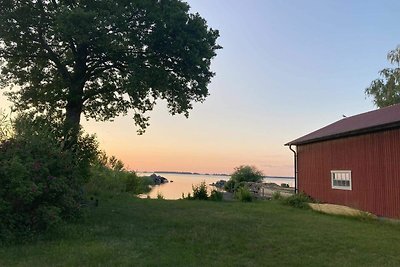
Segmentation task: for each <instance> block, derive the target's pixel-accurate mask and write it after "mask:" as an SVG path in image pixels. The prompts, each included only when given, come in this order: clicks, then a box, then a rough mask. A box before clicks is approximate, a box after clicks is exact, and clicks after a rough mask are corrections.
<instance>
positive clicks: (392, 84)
mask: <svg viewBox="0 0 400 267" xmlns="http://www.w3.org/2000/svg"><path fill="white" fill-rule="evenodd" d="M387 59H388V61H389V62H390V63H391V64H393V65H394V66H395V67H394V68H385V69H383V70H381V71H380V72H379V74H380V76H381V78H378V79H375V80H374V81H372V83H371V85H370V86H369V87H368V88H367V89H365V93H366V95H368V96H371V97H372V98H373V101H374V103H375V105H376V106H377V107H379V108H382V107H386V106H390V105H394V104H397V103H400V46H398V47H397V48H396V49H394V50H392V51H390V52H389V53H388V55H387Z"/></svg>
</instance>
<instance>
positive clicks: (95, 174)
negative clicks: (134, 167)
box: [84, 154, 152, 195]
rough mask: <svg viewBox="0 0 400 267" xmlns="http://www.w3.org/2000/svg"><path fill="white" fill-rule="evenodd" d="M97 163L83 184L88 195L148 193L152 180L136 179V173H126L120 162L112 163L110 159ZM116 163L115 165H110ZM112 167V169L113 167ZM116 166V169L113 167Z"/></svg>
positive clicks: (145, 178) (103, 155)
mask: <svg viewBox="0 0 400 267" xmlns="http://www.w3.org/2000/svg"><path fill="white" fill-rule="evenodd" d="M104 157H106V156H105V154H102V157H101V158H102V159H103V161H99V162H97V163H96V164H94V165H93V166H92V167H91V173H90V176H89V181H88V182H87V183H86V184H85V187H84V188H85V191H86V193H87V194H89V195H113V194H120V193H123V192H130V193H133V194H141V193H146V192H149V191H150V185H152V180H151V179H150V178H149V177H138V176H137V175H136V173H134V172H130V171H126V170H125V169H124V168H123V164H122V162H121V161H113V160H114V159H115V157H111V158H110V159H107V160H106V161H104ZM110 160H111V162H116V163H117V165H113V164H110ZM113 166H114V167H113ZM115 166H117V167H115Z"/></svg>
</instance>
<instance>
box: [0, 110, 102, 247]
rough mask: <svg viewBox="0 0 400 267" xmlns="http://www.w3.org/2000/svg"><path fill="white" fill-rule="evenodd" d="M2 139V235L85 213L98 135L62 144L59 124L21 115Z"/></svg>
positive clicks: (25, 233) (23, 233)
mask: <svg viewBox="0 0 400 267" xmlns="http://www.w3.org/2000/svg"><path fill="white" fill-rule="evenodd" d="M12 127H13V128H12V130H13V135H12V136H11V137H9V138H7V139H5V140H2V141H0V178H1V179H0V240H6V239H7V240H11V239H19V240H21V239H23V238H26V237H29V236H32V235H34V234H35V233H37V232H40V231H44V230H46V229H48V228H49V227H51V226H53V225H55V224H57V223H58V222H60V221H63V220H72V219H74V218H77V217H79V215H80V204H81V202H82V198H83V195H82V185H83V183H84V182H85V181H86V179H87V177H88V174H89V167H90V164H91V163H92V162H93V161H94V159H95V157H96V153H97V142H96V141H95V138H94V137H93V136H88V135H86V136H84V135H83V134H81V135H80V137H79V140H78V144H77V145H76V146H75V147H73V148H71V149H69V150H66V149H64V147H63V138H62V133H61V132H62V131H61V130H60V129H61V127H60V124H57V122H56V123H55V124H49V119H48V118H42V117H34V116H32V115H20V116H19V117H18V118H17V119H16V120H15V121H14V122H13V125H12Z"/></svg>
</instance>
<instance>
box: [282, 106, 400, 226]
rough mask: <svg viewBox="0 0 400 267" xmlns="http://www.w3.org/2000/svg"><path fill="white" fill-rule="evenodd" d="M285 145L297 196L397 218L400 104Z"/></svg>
mask: <svg viewBox="0 0 400 267" xmlns="http://www.w3.org/2000/svg"><path fill="white" fill-rule="evenodd" d="M286 145H288V146H289V147H290V149H291V150H292V151H293V152H294V153H295V154H294V155H295V174H296V175H295V176H296V189H298V191H299V192H304V193H306V194H307V195H309V196H311V197H312V198H314V199H316V200H318V201H321V202H325V203H334V204H339V205H346V206H349V207H353V208H357V209H360V210H364V211H368V212H371V213H374V214H376V215H378V216H383V217H392V218H400V104H398V105H393V106H390V107H386V108H382V109H378V110H375V111H371V112H366V113H362V114H359V115H355V116H352V117H348V118H344V119H342V120H339V121H337V122H335V123H332V124H330V125H328V126H326V127H324V128H321V129H319V130H317V131H315V132H312V133H310V134H307V135H305V136H303V137H300V138H298V139H296V140H293V141H291V142H289V143H287V144H286ZM293 146H296V150H294V149H293V148H292V147H293Z"/></svg>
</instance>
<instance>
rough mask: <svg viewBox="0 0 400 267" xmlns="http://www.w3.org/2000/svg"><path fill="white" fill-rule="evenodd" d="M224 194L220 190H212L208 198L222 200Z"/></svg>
mask: <svg viewBox="0 0 400 267" xmlns="http://www.w3.org/2000/svg"><path fill="white" fill-rule="evenodd" d="M223 197H224V195H223V194H222V192H220V191H217V190H212V191H211V195H210V200H212V201H222V199H223Z"/></svg>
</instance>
